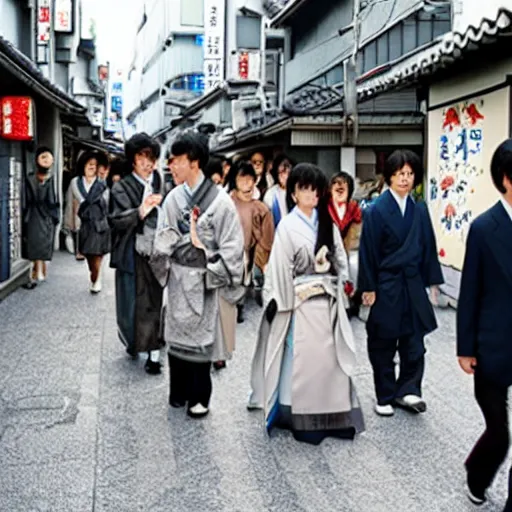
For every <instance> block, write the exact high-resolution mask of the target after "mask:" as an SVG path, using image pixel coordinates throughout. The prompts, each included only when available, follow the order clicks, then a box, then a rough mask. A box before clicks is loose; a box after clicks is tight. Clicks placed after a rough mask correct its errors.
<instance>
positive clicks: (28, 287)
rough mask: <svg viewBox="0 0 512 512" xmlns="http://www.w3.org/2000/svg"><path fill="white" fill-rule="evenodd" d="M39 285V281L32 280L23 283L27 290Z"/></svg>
mask: <svg viewBox="0 0 512 512" xmlns="http://www.w3.org/2000/svg"><path fill="white" fill-rule="evenodd" d="M36 286H37V283H36V282H35V281H30V282H29V283H26V284H24V285H23V288H25V290H33V289H34V288H35V287H36Z"/></svg>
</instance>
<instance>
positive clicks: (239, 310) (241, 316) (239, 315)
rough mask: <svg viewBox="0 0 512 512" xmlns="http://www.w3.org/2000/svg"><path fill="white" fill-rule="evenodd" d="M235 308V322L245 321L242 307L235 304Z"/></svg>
mask: <svg viewBox="0 0 512 512" xmlns="http://www.w3.org/2000/svg"><path fill="white" fill-rule="evenodd" d="M236 309H237V315H236V323H237V324H243V323H244V322H245V316H244V307H243V306H237V307H236Z"/></svg>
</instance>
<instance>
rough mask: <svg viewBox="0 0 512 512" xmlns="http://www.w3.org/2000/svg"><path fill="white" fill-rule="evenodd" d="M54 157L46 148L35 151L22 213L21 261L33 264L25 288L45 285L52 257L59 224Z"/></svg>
mask: <svg viewBox="0 0 512 512" xmlns="http://www.w3.org/2000/svg"><path fill="white" fill-rule="evenodd" d="M52 165H53V153H52V151H51V149H49V148H47V147H40V148H38V149H37V151H36V172H35V173H34V174H32V175H30V176H29V177H28V179H27V185H26V196H25V197H26V199H25V208H24V211H23V238H24V242H25V243H24V257H25V258H26V259H28V260H29V261H31V262H32V274H31V280H30V282H29V283H28V284H27V285H26V288H28V289H33V288H35V286H36V285H37V281H45V280H46V276H47V265H46V262H47V261H51V259H52V257H53V247H54V243H55V229H56V226H57V224H58V223H59V221H60V204H59V201H58V199H57V194H56V192H55V182H54V179H53V175H52V173H51V171H50V169H51V168H52Z"/></svg>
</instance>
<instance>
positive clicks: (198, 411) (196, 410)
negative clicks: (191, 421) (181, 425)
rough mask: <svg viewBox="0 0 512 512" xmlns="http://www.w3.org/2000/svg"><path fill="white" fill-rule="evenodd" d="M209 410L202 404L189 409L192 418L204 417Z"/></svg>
mask: <svg viewBox="0 0 512 512" xmlns="http://www.w3.org/2000/svg"><path fill="white" fill-rule="evenodd" d="M208 412H209V410H208V408H207V407H204V406H203V405H201V404H196V405H194V407H191V408H190V409H189V410H188V415H189V416H191V417H192V418H202V417H203V416H206V415H207V414H208Z"/></svg>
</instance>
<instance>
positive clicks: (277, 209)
mask: <svg viewBox="0 0 512 512" xmlns="http://www.w3.org/2000/svg"><path fill="white" fill-rule="evenodd" d="M292 168H293V162H292V160H291V158H289V157H288V156H287V155H285V154H284V153H282V154H280V155H278V156H276V157H275V158H274V162H273V164H272V172H271V175H272V178H273V180H274V183H275V185H272V187H270V188H269V189H268V190H267V192H266V194H265V197H264V198H263V202H264V203H265V204H266V205H267V206H268V208H269V210H270V211H271V212H272V216H273V218H274V226H275V227H276V228H277V226H278V224H279V222H281V219H282V218H283V217H285V216H286V215H288V211H289V206H290V205H288V203H287V200H286V182H287V181H288V176H289V175H290V172H291V170H292ZM292 207H293V205H292Z"/></svg>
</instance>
